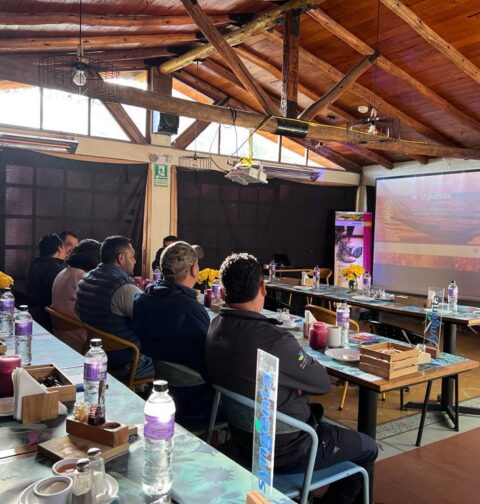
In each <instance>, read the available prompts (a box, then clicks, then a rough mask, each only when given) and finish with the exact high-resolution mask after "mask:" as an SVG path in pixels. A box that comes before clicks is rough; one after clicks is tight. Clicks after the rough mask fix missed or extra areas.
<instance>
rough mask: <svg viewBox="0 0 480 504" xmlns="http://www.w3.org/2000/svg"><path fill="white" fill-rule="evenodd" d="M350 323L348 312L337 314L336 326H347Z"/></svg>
mask: <svg viewBox="0 0 480 504" xmlns="http://www.w3.org/2000/svg"><path fill="white" fill-rule="evenodd" d="M349 322H350V314H349V313H348V312H337V324H348V323H349Z"/></svg>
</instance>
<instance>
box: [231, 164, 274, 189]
mask: <svg viewBox="0 0 480 504" xmlns="http://www.w3.org/2000/svg"><path fill="white" fill-rule="evenodd" d="M225 178H226V179H228V180H231V181H232V182H237V184H242V185H248V184H268V181H267V174H266V173H265V172H264V170H263V166H262V163H261V162H257V161H249V160H245V159H241V160H240V161H238V163H236V164H235V166H234V167H233V168H232V169H231V170H230V171H229V172H228V173H227V174H226V175H225Z"/></svg>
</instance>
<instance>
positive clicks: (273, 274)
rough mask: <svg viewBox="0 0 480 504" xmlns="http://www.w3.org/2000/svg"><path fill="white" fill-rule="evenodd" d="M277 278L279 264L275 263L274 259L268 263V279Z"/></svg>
mask: <svg viewBox="0 0 480 504" xmlns="http://www.w3.org/2000/svg"><path fill="white" fill-rule="evenodd" d="M276 278H277V265H276V264H275V261H272V262H271V263H270V264H269V265H268V279H269V280H270V281H271V282H272V281H273V280H275V279H276Z"/></svg>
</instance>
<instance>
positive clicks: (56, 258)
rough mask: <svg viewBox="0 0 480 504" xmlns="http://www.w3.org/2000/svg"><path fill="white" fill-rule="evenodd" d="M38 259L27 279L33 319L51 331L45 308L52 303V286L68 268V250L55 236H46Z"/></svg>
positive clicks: (41, 242)
mask: <svg viewBox="0 0 480 504" xmlns="http://www.w3.org/2000/svg"><path fill="white" fill-rule="evenodd" d="M38 252H39V255H38V257H36V258H35V260H34V261H33V263H32V265H31V266H30V271H29V272H28V278H27V294H28V298H29V300H28V304H29V307H30V313H31V315H32V317H33V319H34V320H35V321H36V322H38V323H39V324H40V325H42V326H43V327H45V328H46V329H48V330H50V329H51V321H50V317H49V316H48V314H47V313H46V312H45V306H50V304H51V303H52V286H53V281H54V280H55V278H56V277H57V275H58V274H59V273H60V271H62V270H63V269H64V268H66V266H67V265H66V263H65V257H66V256H67V249H66V248H65V246H64V244H63V241H62V240H61V239H60V237H59V236H58V235H57V234H55V233H52V234H49V235H44V236H42V238H41V239H40V241H39V242H38Z"/></svg>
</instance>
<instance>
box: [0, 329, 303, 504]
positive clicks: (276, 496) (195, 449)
mask: <svg viewBox="0 0 480 504" xmlns="http://www.w3.org/2000/svg"><path fill="white" fill-rule="evenodd" d="M8 346H9V351H10V352H11V351H12V341H10V342H9V343H8ZM32 357H33V361H32V364H46V363H53V364H55V365H56V367H57V368H59V369H62V372H64V374H65V375H67V376H69V377H71V378H72V379H73V381H74V382H76V383H81V381H82V374H83V357H82V356H81V355H80V354H78V353H77V352H75V351H73V350H72V349H70V348H69V347H67V346H66V345H64V344H63V343H62V342H60V341H59V340H57V338H55V337H54V336H52V335H51V334H49V333H48V332H46V331H45V330H44V329H43V328H41V327H40V326H38V325H37V324H35V329H34V337H33V344H32ZM77 398H78V400H83V392H80V393H79V394H78V395H77ZM144 405H145V402H144V400H143V399H142V398H140V397H139V396H138V395H136V394H135V393H133V392H132V391H131V390H130V389H128V388H127V387H125V386H124V385H123V384H121V383H120V382H119V381H117V380H116V379H115V378H113V377H112V376H110V375H109V377H108V389H107V392H106V411H107V417H108V418H109V419H112V420H115V421H118V422H121V423H125V424H129V425H136V426H137V427H138V430H139V436H138V438H137V439H136V440H134V441H133V442H131V443H130V449H129V452H128V453H127V454H125V455H122V456H120V457H118V458H116V459H114V460H112V461H110V462H108V463H107V465H106V469H107V472H108V473H109V474H110V475H111V476H113V477H114V478H115V479H116V480H117V482H118V484H119V487H120V491H119V500H118V499H117V500H116V501H115V502H123V503H128V504H137V503H138V504H144V503H147V502H152V500H151V499H149V498H148V497H147V496H146V495H145V494H144V493H143V491H142V486H141V478H142V470H143V457H144V453H143V408H144ZM71 407H72V405H71V404H70V410H71ZM65 433H66V432H65V417H63V416H61V417H58V418H57V419H55V420H49V421H45V422H41V423H37V424H31V425H22V424H21V423H19V422H17V421H15V420H13V418H12V417H11V416H10V417H7V416H4V417H0V502H1V503H2V504H14V503H15V504H17V503H18V498H19V495H20V494H21V492H22V491H23V490H24V489H25V488H26V487H27V486H29V485H30V484H32V483H34V482H35V481H37V480H39V479H41V478H44V477H47V476H50V475H52V472H51V466H52V465H53V461H52V460H49V459H47V458H45V457H43V456H40V455H37V453H36V446H37V444H38V443H41V442H43V441H47V440H49V439H52V438H55V437H58V436H63V435H65ZM15 452H24V454H22V455H12V453H15ZM252 485H253V481H252V475H251V473H250V472H249V471H247V470H245V469H244V468H242V467H241V466H239V465H238V464H236V463H235V462H233V461H232V460H231V459H229V458H228V457H226V456H225V455H223V454H222V453H220V452H219V451H217V450H215V449H214V448H212V447H211V446H209V445H207V444H206V443H204V442H203V441H202V440H201V439H199V438H197V437H196V436H194V435H193V434H191V433H190V432H188V431H186V430H185V429H184V428H182V427H181V426H179V425H176V426H175V436H174V450H173V488H172V497H173V499H174V500H175V501H176V502H178V503H185V504H197V503H207V502H208V503H212V504H223V503H225V502H228V503H235V504H245V501H246V494H247V493H248V491H250V490H251V489H252ZM272 502H274V503H276V504H293V501H291V500H290V499H288V498H287V497H285V496H283V495H282V494H280V493H279V492H277V491H274V493H273V497H272Z"/></svg>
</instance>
